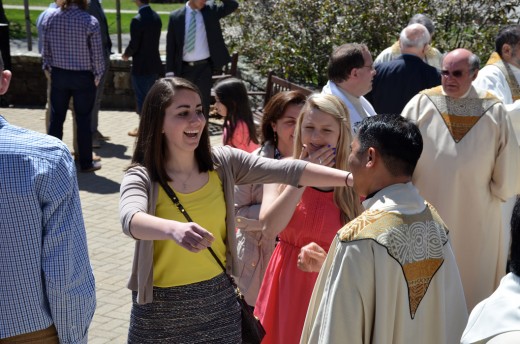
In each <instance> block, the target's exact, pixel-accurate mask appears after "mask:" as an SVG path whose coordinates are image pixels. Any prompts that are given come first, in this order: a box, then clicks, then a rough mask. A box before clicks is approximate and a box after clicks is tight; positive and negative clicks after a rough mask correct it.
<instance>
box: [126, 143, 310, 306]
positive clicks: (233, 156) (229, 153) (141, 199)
mask: <svg viewBox="0 0 520 344" xmlns="http://www.w3.org/2000/svg"><path fill="white" fill-rule="evenodd" d="M212 153H213V162H214V167H215V171H216V172H217V173H218V175H219V177H220V180H221V181H222V188H223V190H222V191H223V192H224V199H225V202H226V214H227V215H229V216H226V229H227V238H226V239H227V243H226V244H227V254H226V260H227V264H226V268H227V271H228V273H230V274H232V275H237V273H238V261H237V250H236V247H237V241H236V236H235V219H234V186H235V184H257V183H282V184H289V185H293V186H297V185H298V182H299V180H300V177H301V174H302V173H303V170H304V168H305V166H306V164H307V162H306V161H302V160H274V159H267V158H262V157H259V156H256V155H252V154H248V153H246V152H244V151H241V150H239V149H235V148H231V147H229V146H224V147H215V148H213V149H212ZM158 187H159V186H158V184H157V182H152V181H151V180H150V177H149V175H148V172H147V170H146V168H144V167H134V168H131V169H129V170H128V171H127V172H126V174H125V175H124V177H123V181H122V182H121V190H120V200H119V213H120V220H121V224H122V226H123V232H124V233H125V234H126V235H128V236H132V234H131V233H130V222H131V221H132V217H133V216H134V215H135V214H136V213H138V212H146V213H148V214H150V215H155V205H156V201H157V194H158ZM186 210H187V211H188V212H189V209H186ZM127 286H128V288H129V289H131V290H134V291H137V303H139V304H145V303H150V302H152V300H153V296H152V295H153V294H152V291H153V240H137V241H136V243H135V251H134V260H133V264H132V274H131V275H130V280H129V281H128V285H127Z"/></svg>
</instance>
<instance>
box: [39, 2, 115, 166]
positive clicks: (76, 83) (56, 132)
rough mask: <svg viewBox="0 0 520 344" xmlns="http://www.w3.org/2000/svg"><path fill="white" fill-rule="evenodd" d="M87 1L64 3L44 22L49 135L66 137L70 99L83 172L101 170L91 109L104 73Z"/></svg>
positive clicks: (98, 36)
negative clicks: (94, 150) (95, 154)
mask: <svg viewBox="0 0 520 344" xmlns="http://www.w3.org/2000/svg"><path fill="white" fill-rule="evenodd" d="M86 9H87V0H63V2H62V3H61V4H60V10H58V11H54V12H51V13H49V14H48V15H47V16H46V17H45V19H44V20H43V23H42V26H43V50H42V62H43V69H45V70H48V71H49V72H50V74H51V119H50V123H49V128H48V131H47V132H48V134H49V135H52V136H55V137H57V138H59V139H61V138H62V136H63V122H64V121H65V115H66V113H67V109H68V106H69V101H70V98H71V97H72V99H73V102H74V111H75V113H76V123H77V130H76V137H77V142H78V150H77V151H76V154H78V155H79V159H78V160H79V164H80V171H81V172H93V171H97V170H99V169H100V168H101V164H100V163H99V162H93V161H92V130H91V123H92V109H93V108H94V103H95V100H96V88H97V86H98V85H99V83H100V80H101V78H102V76H103V73H104V72H105V57H104V54H103V46H102V41H101V32H100V26H99V22H98V21H97V19H96V18H94V17H92V16H91V15H89V14H88V13H87V11H86Z"/></svg>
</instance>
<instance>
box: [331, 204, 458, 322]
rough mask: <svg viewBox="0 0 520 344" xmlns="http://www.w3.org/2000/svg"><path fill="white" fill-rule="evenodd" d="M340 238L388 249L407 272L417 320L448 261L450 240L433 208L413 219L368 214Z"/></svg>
mask: <svg viewBox="0 0 520 344" xmlns="http://www.w3.org/2000/svg"><path fill="white" fill-rule="evenodd" d="M338 236H339V240H340V241H341V242H344V243H347V242H352V241H356V240H367V239H371V240H375V241H376V242H377V243H378V244H380V245H382V246H384V247H385V249H386V250H387V251H388V254H389V255H390V256H391V257H392V258H393V259H395V260H396V261H397V262H398V263H399V265H401V268H402V270H403V278H404V279H405V280H406V284H407V285H408V298H409V303H410V316H411V318H412V319H413V318H414V317H415V312H416V311H417V307H419V304H420V303H421V300H422V299H423V297H424V295H425V294H426V291H427V290H428V286H429V284H430V281H431V279H432V278H433V276H434V275H435V273H436V272H437V270H438V269H439V267H440V266H441V264H442V263H443V261H444V253H443V249H442V247H443V246H444V245H446V243H447V242H448V237H447V230H446V226H445V225H444V222H443V221H442V219H441V218H440V216H439V215H438V214H437V211H436V210H435V209H434V208H433V207H432V206H431V205H429V204H428V206H427V207H426V208H425V209H424V211H423V212H421V213H419V214H413V215H403V214H398V213H390V212H385V211H381V210H376V211H370V210H368V211H365V212H364V213H363V214H362V215H361V216H359V217H358V218H356V219H355V220H354V221H352V222H350V223H349V224H348V225H347V226H345V227H344V228H343V229H341V230H340V232H339V233H338Z"/></svg>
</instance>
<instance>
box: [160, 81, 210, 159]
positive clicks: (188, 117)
mask: <svg viewBox="0 0 520 344" xmlns="http://www.w3.org/2000/svg"><path fill="white" fill-rule="evenodd" d="M205 125H206V118H205V117H204V113H203V111H202V102H201V100H200V96H199V95H198V94H197V93H196V92H193V91H191V90H187V89H181V90H178V91H176V92H175V94H174V96H173V101H172V104H171V105H170V106H168V107H167V108H166V110H165V115H164V122H163V133H164V136H165V137H166V142H167V146H168V151H169V152H170V153H174V152H180V151H190V152H194V151H195V149H196V148H197V146H198V145H199V141H200V137H201V135H202V133H203V129H204V126H205Z"/></svg>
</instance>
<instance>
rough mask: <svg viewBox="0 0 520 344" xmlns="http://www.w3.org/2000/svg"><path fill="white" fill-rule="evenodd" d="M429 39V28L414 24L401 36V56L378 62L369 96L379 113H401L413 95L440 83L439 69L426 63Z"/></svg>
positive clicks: (405, 29) (397, 114)
mask: <svg viewBox="0 0 520 344" xmlns="http://www.w3.org/2000/svg"><path fill="white" fill-rule="evenodd" d="M429 42H430V34H429V32H428V30H427V29H426V27H425V26H424V25H421V24H411V25H409V26H407V27H406V28H404V29H403V31H401V35H400V37H399V45H400V47H401V52H402V55H400V56H399V57H398V58H397V59H395V60H391V61H388V62H383V63H380V64H377V65H376V67H375V68H376V76H375V77H374V80H373V84H372V91H371V92H370V93H369V94H367V95H366V98H367V100H368V101H369V102H370V103H371V104H372V105H373V106H374V109H375V110H376V112H377V113H378V114H392V115H396V116H399V115H400V114H401V111H403V109H404V107H405V105H406V103H408V101H409V100H410V99H412V97H413V96H415V95H416V94H417V93H419V92H420V91H422V90H425V89H427V88H432V87H434V86H438V85H440V84H441V74H440V72H439V70H438V69H437V68H435V67H432V66H430V65H429V64H427V63H426V62H424V58H425V56H426V50H427V49H428V46H429Z"/></svg>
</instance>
